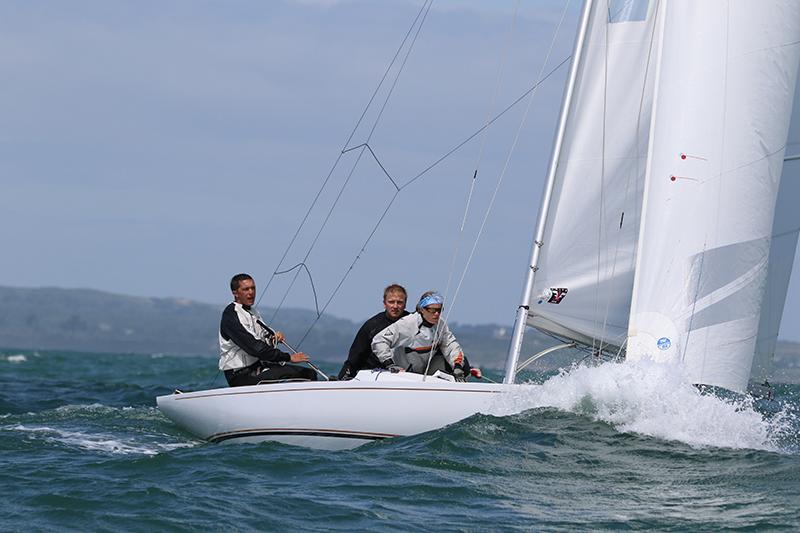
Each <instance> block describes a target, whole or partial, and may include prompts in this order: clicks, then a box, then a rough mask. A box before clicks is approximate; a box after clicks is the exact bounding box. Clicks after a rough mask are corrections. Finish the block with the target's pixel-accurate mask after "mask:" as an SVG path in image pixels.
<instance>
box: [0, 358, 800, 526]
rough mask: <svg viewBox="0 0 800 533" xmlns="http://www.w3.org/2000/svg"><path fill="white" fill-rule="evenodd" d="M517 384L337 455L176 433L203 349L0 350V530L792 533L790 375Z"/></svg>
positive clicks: (592, 371) (799, 399)
mask: <svg viewBox="0 0 800 533" xmlns="http://www.w3.org/2000/svg"><path fill="white" fill-rule="evenodd" d="M321 366H322V368H323V370H326V371H329V372H333V371H335V370H336V365H332V364H329V365H325V364H322V365H321ZM486 373H487V375H488V377H490V378H493V379H498V378H500V376H501V372H500V371H499V370H495V371H492V370H487V372H486ZM523 377H524V379H525V380H526V381H528V382H529V383H528V385H529V386H525V387H519V391H518V393H515V394H512V395H509V396H508V397H506V398H505V400H504V401H503V402H501V405H498V406H497V408H496V410H495V411H493V412H492V413H486V414H479V415H475V416H472V417H470V418H468V419H466V420H462V421H461V422H458V423H455V424H452V425H450V426H448V427H445V428H442V429H439V430H435V431H431V432H428V433H424V434H420V435H415V436H411V437H405V438H397V439H390V440H385V441H380V442H374V443H370V444H367V445H365V446H362V447H359V448H356V449H353V450H349V451H336V452H332V451H320V450H312V449H305V448H300V447H294V446H288V445H284V444H276V443H269V442H264V443H259V444H236V443H225V444H211V443H207V442H203V441H201V440H198V439H197V438H195V437H193V436H191V435H189V434H187V433H185V432H184V431H182V430H181V429H179V428H178V427H176V426H175V425H174V424H173V423H172V422H171V421H170V420H169V419H167V418H166V417H164V416H163V415H162V414H161V413H160V412H159V411H158V409H157V408H156V404H155V398H156V396H158V395H162V394H169V393H171V392H172V391H173V389H175V388H180V389H181V390H197V389H206V388H211V387H220V386H223V378H222V376H220V375H218V373H217V370H216V360H215V359H213V358H209V357H185V356H184V357H181V356H171V355H168V354H157V355H114V354H93V353H74V352H58V351H19V350H6V351H0V465H2V466H1V467H0V530H2V531H114V532H118V531H148V532H149V531H187V532H188V531H274V530H290V531H319V530H322V531H337V530H340V531H350V530H391V531H604V530H620V529H622V530H649V531H693V532H694V531H721V530H737V531H782V530H785V531H797V530H799V529H800V386H798V385H796V384H795V385H792V384H775V385H774V398H773V399H772V400H768V399H764V398H761V399H753V398H751V397H745V396H738V395H733V394H731V393H725V392H721V391H701V390H698V389H697V388H695V387H693V386H690V385H686V384H685V383H684V382H683V381H682V380H681V377H680V375H679V372H677V371H675V369H673V368H670V367H665V366H663V365H656V364H655V363H650V362H647V361H644V362H640V363H637V364H633V363H622V364H619V363H605V364H600V365H594V366H581V367H574V368H569V369H563V370H561V371H550V372H532V373H529V374H525V375H524V376H523ZM431 408H435V406H432V407H431ZM320 409H325V406H324V405H320ZM353 416H358V413H353Z"/></svg>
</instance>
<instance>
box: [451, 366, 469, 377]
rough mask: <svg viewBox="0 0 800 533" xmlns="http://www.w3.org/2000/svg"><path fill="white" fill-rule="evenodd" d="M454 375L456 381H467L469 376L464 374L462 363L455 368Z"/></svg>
mask: <svg viewBox="0 0 800 533" xmlns="http://www.w3.org/2000/svg"><path fill="white" fill-rule="evenodd" d="M453 377H455V378H456V381H467V378H466V376H465V375H464V367H463V366H461V365H456V366H455V368H453Z"/></svg>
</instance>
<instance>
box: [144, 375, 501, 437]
mask: <svg viewBox="0 0 800 533" xmlns="http://www.w3.org/2000/svg"><path fill="white" fill-rule="evenodd" d="M512 387H514V386H513V385H502V384H484V383H472V382H470V383H455V382H451V381H447V380H444V379H439V378H434V377H431V376H428V377H427V379H425V380H424V381H423V376H422V375H419V374H411V373H401V374H391V373H389V372H383V371H380V372H371V371H361V372H359V373H358V375H357V376H356V378H355V379H353V380H350V381H319V382H292V383H274V384H265V385H253V386H250V387H234V388H223V389H213V390H206V391H197V392H189V393H180V394H171V395H168V396H159V397H158V398H157V402H158V407H159V409H160V410H161V411H162V412H163V413H164V414H165V415H166V416H167V417H169V418H170V419H172V420H173V421H174V422H175V423H176V424H177V425H179V426H180V427H182V428H184V429H186V430H187V431H189V432H190V433H193V434H194V435H197V436H198V437H200V438H202V439H205V440H208V441H211V442H223V441H238V442H260V441H265V440H273V441H279V442H284V443H287V444H293V445H297V446H306V447H309V448H320V449H329V450H341V449H347V448H355V447H356V446H360V445H362V444H366V443H368V442H371V441H374V440H381V439H386V438H391V437H400V436H407V435H416V434H418V433H424V432H426V431H430V430H433V429H437V428H441V427H444V426H446V425H448V424H452V423H454V422H457V421H459V420H462V419H464V418H467V417H469V416H471V415H473V414H476V413H488V412H489V409H490V407H491V406H492V405H493V404H494V403H495V402H496V401H497V400H498V397H499V395H500V393H502V392H506V391H508V390H510V389H511V388H512Z"/></svg>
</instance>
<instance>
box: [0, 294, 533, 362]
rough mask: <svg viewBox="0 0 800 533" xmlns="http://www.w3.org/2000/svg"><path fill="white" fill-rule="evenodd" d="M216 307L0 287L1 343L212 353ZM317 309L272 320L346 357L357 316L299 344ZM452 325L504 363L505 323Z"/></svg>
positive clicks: (324, 355)
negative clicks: (502, 324)
mask: <svg viewBox="0 0 800 533" xmlns="http://www.w3.org/2000/svg"><path fill="white" fill-rule="evenodd" d="M222 307H223V306H221V305H220V306H217V305H211V304H207V303H200V302H194V301H191V300H186V299H176V298H141V297H135V296H124V295H119V294H111V293H107V292H101V291H95V290H88V289H61V288H54V287H45V288H39V289H29V288H10V287H0V347H5V348H19V349H31V350H74V351H87V352H112V353H114V352H118V353H170V354H177V355H184V354H185V355H205V354H207V355H209V356H210V355H217V354H218V352H217V331H218V330H219V319H220V313H221V312H222ZM260 309H261V314H262V315H263V316H264V317H265V318H269V317H270V316H271V315H272V312H273V309H270V308H263V307H262V308H260ZM379 310H380V309H379V308H376V309H375V312H378V311H379ZM315 317H316V315H315V313H314V312H312V311H308V310H303V309H284V310H282V311H281V312H280V314H279V315H278V316H277V318H276V321H275V323H274V324H271V325H273V326H274V327H276V328H277V329H280V330H282V331H283V332H284V333H285V334H286V338H287V341H288V342H289V344H292V345H293V346H294V347H295V348H299V349H302V350H303V351H305V352H307V353H309V354H311V355H312V356H314V357H315V358H319V359H325V360H334V361H344V359H345V358H346V356H347V351H348V350H349V348H350V343H351V342H352V341H353V337H354V336H355V333H356V331H357V330H358V328H359V327H360V326H361V322H360V321H359V322H358V323H356V322H354V321H350V320H345V319H341V318H336V317H329V316H323V317H322V318H321V319H320V320H319V322H318V323H317V324H316V326H315V327H314V329H313V330H312V332H311V333H310V334H309V336H308V338H307V339H306V340H305V341H304V342H303V344H302V346H301V347H298V346H297V344H299V340H300V339H301V338H302V337H303V335H304V334H305V332H306V331H307V329H308V327H309V326H310V325H311V324H312V323H313V321H314V319H315ZM366 318H368V316H365V317H364V319H366ZM452 329H453V331H454V332H455V334H456V335H457V336H458V338H459V341H460V342H461V343H462V346H464V350H465V352H466V353H467V354H468V355H469V357H470V359H471V360H472V361H473V362H475V363H480V364H489V365H491V366H502V364H503V362H504V358H505V353H506V351H507V349H508V343H509V341H510V331H509V329H510V328H508V327H502V326H497V325H480V326H471V325H460V324H457V323H453V324H452ZM545 342H546V341H545V340H544V339H536V338H534V336H530V338H529V339H528V340H527V341H526V343H525V349H526V351H527V352H529V353H533V351H534V350H535V349H536V348H537V347H539V346H541V347H544V346H545V345H546V344H545Z"/></svg>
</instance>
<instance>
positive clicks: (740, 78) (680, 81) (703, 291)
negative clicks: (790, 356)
mask: <svg viewBox="0 0 800 533" xmlns="http://www.w3.org/2000/svg"><path fill="white" fill-rule="evenodd" d="M660 11H661V14H660V15H659V17H660V19H661V20H660V24H661V25H662V30H661V31H662V32H663V38H662V45H661V46H660V50H659V60H658V64H659V71H658V75H657V78H658V80H657V82H656V89H655V94H656V96H655V99H654V108H653V113H654V114H653V126H652V135H651V140H650V143H651V152H650V155H649V157H648V170H647V186H646V190H645V194H644V204H643V216H642V227H641V232H640V239H639V250H638V256H637V265H636V279H635V283H634V290H633V301H632V304H631V320H630V332H629V339H628V347H627V357H628V358H630V359H637V358H641V357H643V356H653V357H655V358H657V359H670V360H680V361H682V362H683V363H684V365H685V367H686V371H687V373H688V376H687V377H688V378H689V379H690V380H691V382H693V383H703V384H708V385H716V386H721V387H725V388H728V389H732V390H744V389H745V387H746V386H747V381H748V378H749V375H750V370H751V364H752V360H753V354H754V351H755V347H756V338H757V334H758V331H759V320H760V312H761V305H762V300H763V295H764V289H765V285H766V280H767V272H768V257H769V246H770V237H771V235H772V227H773V217H774V210H775V202H776V197H777V193H778V187H779V183H780V177H781V171H782V168H783V158H784V150H785V146H786V139H787V130H788V126H789V117H790V115H791V110H792V98H793V94H794V90H795V80H796V77H797V76H796V75H797V65H798V57H799V53H800V46H799V45H798V43H799V42H800V2H797V1H795V0H768V1H765V0H759V1H755V0H749V1H745V0H742V1H724V0H717V1H711V0H706V1H703V2H697V1H696V0H672V1H669V2H664V3H662V5H661V9H660Z"/></svg>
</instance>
